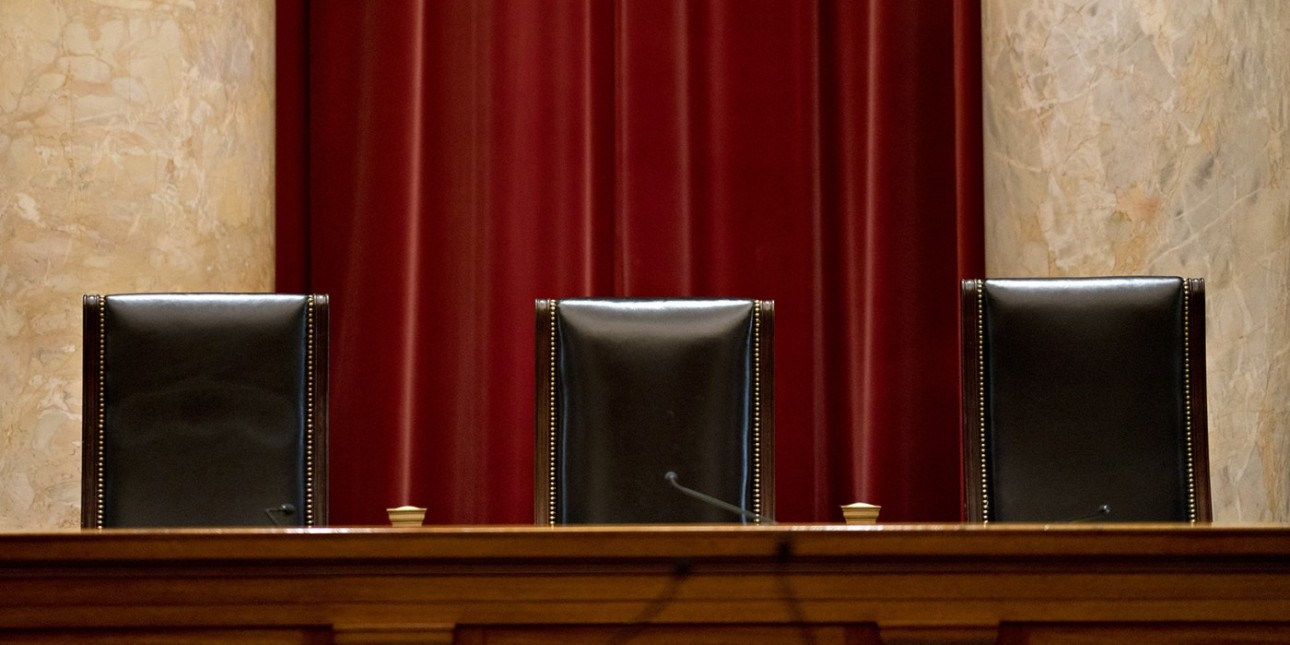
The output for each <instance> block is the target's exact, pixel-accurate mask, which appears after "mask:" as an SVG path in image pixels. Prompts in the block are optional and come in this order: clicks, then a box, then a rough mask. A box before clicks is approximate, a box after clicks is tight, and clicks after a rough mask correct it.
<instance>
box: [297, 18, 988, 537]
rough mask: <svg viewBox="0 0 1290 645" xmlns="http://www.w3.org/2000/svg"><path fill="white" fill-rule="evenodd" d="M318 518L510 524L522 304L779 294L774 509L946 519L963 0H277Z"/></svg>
mask: <svg viewBox="0 0 1290 645" xmlns="http://www.w3.org/2000/svg"><path fill="white" fill-rule="evenodd" d="M278 7H279V12H278V22H279V36H278V37H279V43H278V65H279V79H278V92H279V94H278V99H279V107H278V109H279V123H278V131H279V135H278V136H279V149H278V182H279V183H278V190H279V195H278V253H279V258H278V260H279V261H278V283H277V284H278V289H279V290H280V291H296V292H305V291H314V292H325V293H329V294H330V295H331V298H332V319H331V329H332V338H331V361H332V362H331V374H332V381H331V397H332V398H331V408H330V409H331V504H332V509H331V512H332V518H333V521H334V523H337V524H373V523H383V522H384V510H383V509H385V508H386V507H389V506H396V505H400V504H417V505H421V506H426V507H428V509H429V512H428V515H427V522H428V523H529V522H531V521H532V519H533V515H532V495H533V481H532V480H533V465H532V462H533V432H534V431H533V422H534V420H533V388H534V382H533V381H534V376H533V373H534V362H533V342H534V337H533V335H534V331H533V301H534V299H535V298H545V297H556V298H565V297H573V296H664V295H675V296H687V295H694V296H737V297H752V298H770V299H774V300H775V301H776V338H775V343H776V352H775V365H776V391H775V396H776V409H777V417H776V424H777V437H776V440H777V463H776V478H777V491H776V495H777V497H776V499H777V506H778V516H779V519H780V520H781V521H838V520H840V512H839V511H838V505H839V504H844V503H849V502H853V501H861V500H863V501H867V502H871V503H876V504H881V505H882V506H883V514H882V515H883V519H885V520H895V521H898V520H909V521H922V520H929V521H946V520H947V521H956V520H958V519H959V517H960V480H961V475H960V469H961V463H960V462H961V459H960V448H959V443H960V441H959V435H960V433H959V427H960V426H959V424H960V420H959V416H960V415H959V380H958V365H959V361H958V351H959V350H958V280H959V279H960V278H962V277H972V276H977V275H980V273H981V272H982V243H981V235H982V234H981V227H982V225H981V208H982V207H981V159H980V155H981V146H980V101H981V93H980V80H979V61H980V54H979V51H980V49H979V34H980V27H979V12H980V9H979V0H953V1H952V2H945V1H942V0H868V1H863V2H862V1H854V2H852V1H840V0H839V1H833V0H817V1H799V0H707V1H700V0H695V1H688V0H613V1H603V0H491V1H489V0H475V1H466V0H462V1H451V2H450V1H425V2H419V1H415V0H382V1H381V2H350V1H348V0H279V5H278Z"/></svg>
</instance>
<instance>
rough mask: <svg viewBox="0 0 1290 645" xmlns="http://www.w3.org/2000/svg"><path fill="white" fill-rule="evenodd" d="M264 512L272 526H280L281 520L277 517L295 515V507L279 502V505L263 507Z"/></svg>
mask: <svg viewBox="0 0 1290 645" xmlns="http://www.w3.org/2000/svg"><path fill="white" fill-rule="evenodd" d="M264 514H265V515H268V516H269V521H270V522H273V525H274V526H282V522H281V521H279V520H278V518H279V517H284V518H285V517H291V516H292V515H295V514H296V507H295V506H294V505H292V504H281V505H279V506H270V507H269V508H266V509H264Z"/></svg>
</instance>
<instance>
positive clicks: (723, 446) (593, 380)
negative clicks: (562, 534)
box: [534, 298, 775, 524]
mask: <svg viewBox="0 0 1290 645" xmlns="http://www.w3.org/2000/svg"><path fill="white" fill-rule="evenodd" d="M774 311H775V308H774V303H773V302H772V301H767V300H721V299H696V298H687V299H612V298H579V299H569V300H538V301H537V306H536V313H537V316H536V330H537V338H536V341H537V342H536V359H537V360H536V363H537V374H536V376H537V388H536V389H537V392H536V401H535V402H536V406H535V407H536V410H535V413H536V451H535V452H536V467H535V477H534V515H535V519H536V522H537V523H538V524H592V523H594V524H608V523H680V522H703V523H717V522H745V521H749V520H748V519H747V518H748V517H749V516H762V518H771V517H773V516H774V504H775V500H774V479H773V478H774V461H773V460H774V452H775V450H774V436H775V425H774V363H773V360H774V358H773V354H774V348H773V341H772V339H773V338H774ZM668 472H673V473H676V475H677V477H678V479H679V482H680V483H682V484H683V485H685V486H687V487H689V488H692V489H695V490H698V491H701V492H702V493H704V494H706V495H710V496H712V497H714V498H717V499H719V500H723V501H725V502H726V503H729V504H733V505H734V506H737V507H738V508H739V509H741V510H742V511H744V515H743V516H741V515H737V514H734V513H731V512H728V511H726V510H722V509H721V508H717V507H716V506H714V505H712V504H707V503H704V502H702V501H699V500H697V499H693V498H691V497H687V496H686V495H684V494H682V493H681V492H679V491H678V490H675V489H674V488H672V487H671V485H670V484H669V482H668V481H667V480H666V479H665V475H666V474H667V473H668ZM751 521H753V522H758V521H761V520H760V519H758V518H755V517H754V518H753V519H752V520H751Z"/></svg>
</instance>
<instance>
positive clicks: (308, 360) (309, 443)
mask: <svg viewBox="0 0 1290 645" xmlns="http://www.w3.org/2000/svg"><path fill="white" fill-rule="evenodd" d="M314 306H315V302H314V297H313V296H312V295H310V296H309V297H308V298H307V300H306V303H305V526H313V525H314V361H315V360H316V359H315V357H314Z"/></svg>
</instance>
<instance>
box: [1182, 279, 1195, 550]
mask: <svg viewBox="0 0 1290 645" xmlns="http://www.w3.org/2000/svg"><path fill="white" fill-rule="evenodd" d="M1182 326H1183V329H1182V331H1183V392H1184V394H1183V405H1184V406H1185V408H1184V410H1183V416H1184V417H1186V419H1187V421H1186V426H1185V428H1186V432H1187V435H1186V437H1185V440H1186V443H1187V518H1188V519H1189V520H1190V521H1191V523H1192V524H1195V523H1196V464H1195V459H1194V457H1193V455H1192V425H1191V280H1189V279H1184V280H1183V321H1182Z"/></svg>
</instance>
